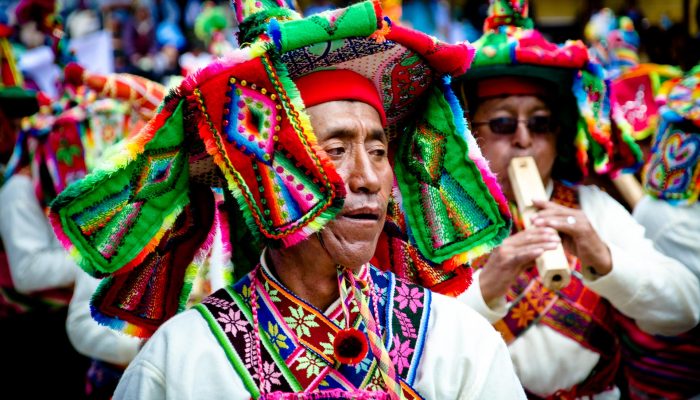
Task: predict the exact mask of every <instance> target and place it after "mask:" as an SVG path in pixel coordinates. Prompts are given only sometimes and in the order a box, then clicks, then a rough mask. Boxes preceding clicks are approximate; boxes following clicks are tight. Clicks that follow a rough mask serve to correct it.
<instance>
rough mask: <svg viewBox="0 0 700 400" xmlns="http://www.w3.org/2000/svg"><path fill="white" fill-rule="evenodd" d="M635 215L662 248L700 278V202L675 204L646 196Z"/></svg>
mask: <svg viewBox="0 0 700 400" xmlns="http://www.w3.org/2000/svg"><path fill="white" fill-rule="evenodd" d="M632 215H633V216H634V219H636V220H637V222H639V223H640V224H641V225H642V226H643V227H644V228H645V234H646V237H648V238H649V239H651V240H652V241H653V242H654V246H656V248H657V249H659V251H661V252H662V253H664V254H666V255H667V256H669V257H673V258H675V259H676V260H678V261H680V262H681V263H682V264H683V265H685V267H686V268H688V269H689V270H690V271H691V272H693V273H694V274H695V276H696V277H697V278H698V279H700V203H694V204H693V205H690V206H681V205H676V206H674V205H671V204H669V203H667V202H666V201H663V200H657V199H654V198H651V197H649V196H645V197H644V198H642V200H641V201H640V202H639V204H637V206H636V207H635V209H634V213H633V214H632Z"/></svg>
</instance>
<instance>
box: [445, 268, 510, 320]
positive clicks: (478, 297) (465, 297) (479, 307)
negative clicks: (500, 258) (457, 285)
mask: <svg viewBox="0 0 700 400" xmlns="http://www.w3.org/2000/svg"><path fill="white" fill-rule="evenodd" d="M480 277H481V269H479V270H477V271H476V272H474V275H473V276H472V284H471V285H469V287H468V288H467V290H465V291H464V292H462V293H461V294H460V295H459V296H457V300H459V301H461V302H462V303H464V304H466V305H468V306H469V307H471V308H472V309H474V311H476V312H478V313H479V314H481V315H482V316H483V317H484V318H486V319H487V320H488V321H489V323H491V324H495V323H496V322H497V321H499V320H501V319H503V318H504V317H505V316H506V314H508V303H507V302H506V297H505V296H503V297H501V298H500V299H498V300H496V301H493V302H491V303H490V304H487V303H486V301H485V300H484V296H483V295H482V294H481V286H480Z"/></svg>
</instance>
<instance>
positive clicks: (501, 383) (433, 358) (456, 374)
mask: <svg viewBox="0 0 700 400" xmlns="http://www.w3.org/2000/svg"><path fill="white" fill-rule="evenodd" d="M414 387H415V389H416V390H417V391H418V392H419V393H420V394H421V395H422V396H423V398H425V399H441V400H442V399H459V400H467V399H495V400H498V399H503V400H505V399H508V400H512V399H525V392H524V391H523V388H522V385H521V384H520V380H519V379H518V377H517V376H516V374H515V370H514V368H513V363H512V361H511V359H510V355H509V353H508V348H507V347H506V344H505V342H504V341H503V339H502V338H501V335H500V334H499V333H498V332H497V331H496V330H495V329H494V328H493V326H491V324H489V323H488V321H487V320H486V319H485V318H484V317H482V316H481V315H479V314H478V313H476V312H475V311H474V310H472V309H471V308H469V307H466V306H465V305H464V304H462V303H461V302H460V301H457V300H455V299H453V298H449V297H447V296H443V295H440V294H437V293H434V294H433V301H432V307H431V309H430V319H429V325H428V331H427V337H426V341H425V348H424V349H423V355H422V357H421V361H420V364H419V368H418V373H417V374H416V380H415V385H414Z"/></svg>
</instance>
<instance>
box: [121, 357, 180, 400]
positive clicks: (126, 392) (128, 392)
mask: <svg viewBox="0 0 700 400" xmlns="http://www.w3.org/2000/svg"><path fill="white" fill-rule="evenodd" d="M166 398H167V391H166V383H165V376H164V375H163V372H162V371H161V370H159V369H158V368H157V367H156V366H155V365H153V364H152V363H151V362H149V361H148V360H146V359H137V360H134V362H132V363H131V364H130V365H129V368H127V370H126V371H125V372H124V375H122V377H121V379H120V380H119V384H118V385H117V389H116V390H115V391H114V396H113V399H114V400H120V399H126V400H131V399H148V400H161V399H162V400H165V399H166Z"/></svg>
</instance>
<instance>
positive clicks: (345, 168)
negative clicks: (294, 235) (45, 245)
mask: <svg viewBox="0 0 700 400" xmlns="http://www.w3.org/2000/svg"><path fill="white" fill-rule="evenodd" d="M306 112H307V113H308V114H309V116H310V117H311V125H312V126H313V129H314V132H315V133H316V137H317V139H318V145H319V147H320V148H321V149H323V150H324V151H325V152H326V154H327V155H328V158H329V159H330V160H331V161H332V162H333V164H334V165H335V169H336V171H337V172H338V175H340V177H341V178H342V179H343V182H345V191H346V196H345V204H344V206H343V209H342V211H341V212H340V213H339V214H338V215H337V216H336V218H335V219H334V220H333V221H330V222H329V223H328V224H327V225H326V227H325V228H324V229H323V230H322V231H321V232H320V236H321V241H322V244H323V246H324V248H325V249H326V251H327V252H328V254H329V256H330V257H331V258H332V259H333V261H334V262H336V263H337V264H339V265H343V266H345V267H348V268H356V267H359V266H360V265H362V264H364V263H366V262H368V261H369V260H370V258H372V255H373V254H374V250H375V248H376V246H377V240H378V239H379V234H380V233H381V231H382V228H383V227H384V219H385V217H386V209H387V204H388V202H389V196H390V194H391V188H392V184H393V179H394V175H393V171H392V169H391V165H390V164H389V159H388V157H387V152H388V150H387V147H388V143H387V137H386V135H385V133H384V129H383V128H382V123H381V119H380V117H379V113H378V112H377V111H376V110H375V109H374V108H373V107H372V106H370V105H368V104H366V103H362V102H356V101H332V102H328V103H323V104H319V105H316V106H313V107H309V108H307V109H306Z"/></svg>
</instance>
